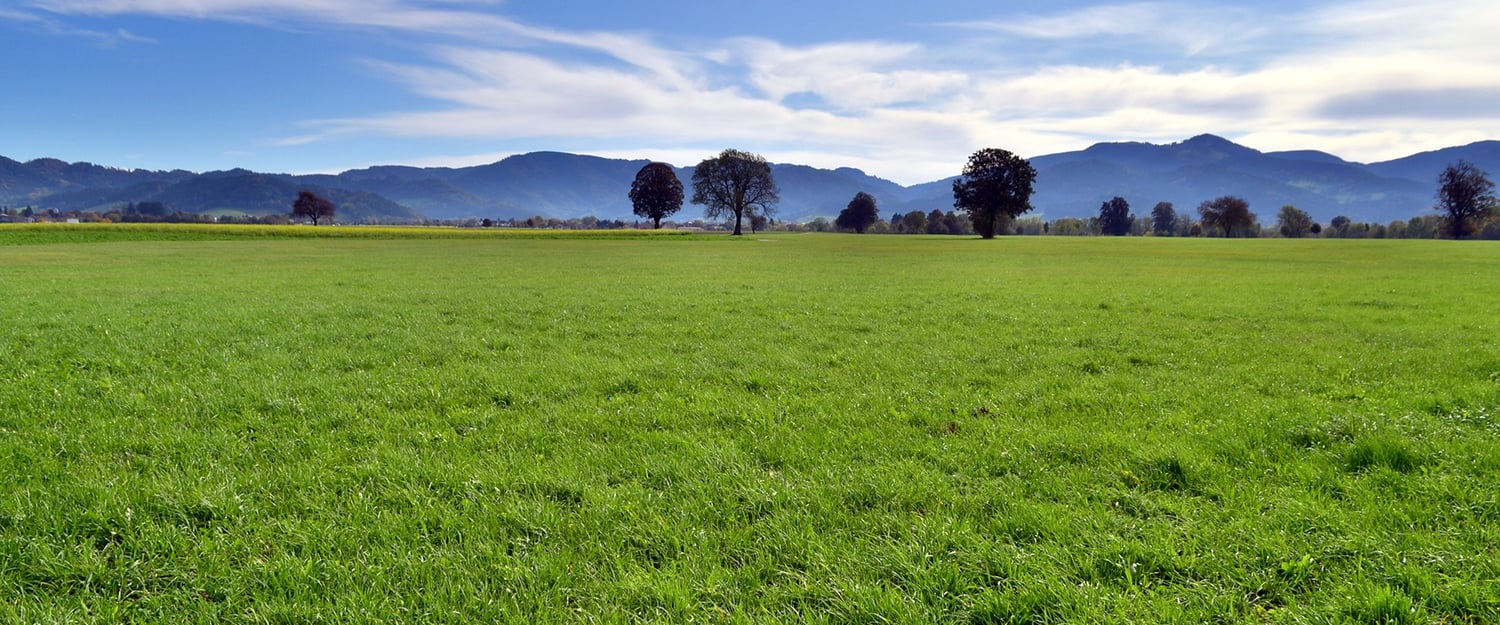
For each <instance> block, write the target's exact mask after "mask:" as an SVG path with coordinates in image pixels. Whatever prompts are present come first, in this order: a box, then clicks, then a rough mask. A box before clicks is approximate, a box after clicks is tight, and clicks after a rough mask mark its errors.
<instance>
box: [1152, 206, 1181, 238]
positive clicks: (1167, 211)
mask: <svg viewBox="0 0 1500 625" xmlns="http://www.w3.org/2000/svg"><path fill="white" fill-rule="evenodd" d="M1176 227H1177V209H1176V208H1174V207H1173V206H1172V203H1171V202H1157V203H1156V206H1153V207H1152V208H1151V233H1152V234H1154V235H1157V236H1163V237H1169V236H1172V231H1173V230H1175V229H1176Z"/></svg>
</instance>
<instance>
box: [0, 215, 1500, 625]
mask: <svg viewBox="0 0 1500 625" xmlns="http://www.w3.org/2000/svg"><path fill="white" fill-rule="evenodd" d="M235 228H240V227H239V226H236V227H235ZM305 230H312V229H311V228H306V229H305ZM317 230H319V231H324V230H329V231H332V230H333V229H331V228H330V229H324V228H318V229H317ZM356 230H360V231H364V229H356ZM132 232H134V231H132ZM238 232H239V231H238V230H236V233H238ZM509 234H510V233H506V235H509ZM0 236H4V235H3V234H0ZM483 236H484V237H485V238H478V239H466V238H456V239H446V238H433V237H430V236H426V235H423V236H421V237H420V238H411V239H402V240H368V239H361V238H345V239H328V240H296V239H286V238H281V237H277V238H269V239H264V240H257V239H244V238H240V237H237V238H238V239H239V240H226V241H217V240H208V241H192V240H186V241H183V240H175V241H114V242H109V241H104V242H94V243H90V244H87V245H78V244H66V243H63V244H59V243H52V244H41V243H42V242H41V241H34V242H35V243H38V244H36V245H26V246H12V247H4V248H0V267H3V270H0V290H3V293H4V294H5V296H4V298H3V299H0V318H3V319H5V320H7V323H6V324H4V325H3V326H0V348H3V350H0V475H4V476H5V477H6V480H7V487H6V489H5V490H4V491H3V492H0V621H6V622H9V621H14V622H100V623H113V622H122V621H124V622H129V621H135V622H202V623H217V622H246V623H259V622H283V623H316V622H339V623H343V622H517V623H522V622H526V623H530V622H663V623H667V622H670V623H680V622H692V621H697V622H704V621H707V622H787V621H803V622H849V623H862V622H881V621H892V622H909V623H929V622H953V623H1017V622H1019V623H1027V622H1057V623H1063V622H1068V623H1072V622H1151V623H1156V622H1192V623H1200V622H1245V623H1250V622H1255V623H1260V622H1285V623H1295V622H1335V623H1337V622H1352V623H1383V622H1397V623H1405V622H1411V623H1420V622H1448V623H1488V622H1496V620H1497V619H1500V612H1497V611H1500V600H1497V599H1496V598H1497V597H1500V564H1497V562H1500V554H1497V553H1496V549H1497V545H1500V488H1497V486H1500V483H1497V482H1500V478H1497V477H1496V476H1497V470H1500V441H1497V436H1500V425H1497V423H1496V421H1495V414H1496V411H1497V406H1500V356H1497V354H1500V349H1497V348H1500V316H1497V315H1496V311H1497V310H1500V306H1497V304H1500V288H1497V287H1500V247H1497V246H1493V245H1487V244H1484V243H1467V242H1446V241H1329V240H1311V241H1287V240H1254V241H1209V240H1150V239H1062V238H1024V239H1016V238H1010V239H1000V240H995V241H980V240H977V239H961V238H952V237H932V238H928V237H873V236H869V237H858V236H829V235H779V236H768V237H754V238H751V237H745V238H742V239H730V238H728V237H686V238H681V239H677V240H673V241H672V242H670V243H667V242H664V241H662V240H660V239H655V238H628V239H598V240H595V239H563V240H532V239H526V238H518V237H514V236H504V235H502V236H490V235H489V234H488V233H486V234H485V235H483Z"/></svg>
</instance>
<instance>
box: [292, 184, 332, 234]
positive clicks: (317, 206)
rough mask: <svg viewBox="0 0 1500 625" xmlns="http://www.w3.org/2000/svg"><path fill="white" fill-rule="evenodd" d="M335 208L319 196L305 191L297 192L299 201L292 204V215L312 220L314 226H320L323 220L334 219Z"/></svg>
mask: <svg viewBox="0 0 1500 625" xmlns="http://www.w3.org/2000/svg"><path fill="white" fill-rule="evenodd" d="M333 211H334V206H333V202H330V201H328V200H326V199H324V198H322V197H320V196H319V195H318V194H316V193H313V192H312V191H308V190H307V189H303V190H301V191H298V192H297V201H295V202H292V214H293V215H296V216H297V217H302V218H304V219H311V220H312V222H313V225H314V226H316V225H318V221H320V220H322V219H325V218H327V219H332V218H333Z"/></svg>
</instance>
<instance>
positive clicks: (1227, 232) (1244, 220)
mask: <svg viewBox="0 0 1500 625" xmlns="http://www.w3.org/2000/svg"><path fill="white" fill-rule="evenodd" d="M1198 216H1199V218H1200V221H1202V222H1203V229H1204V230H1207V231H1208V232H1209V233H1212V232H1213V231H1215V230H1218V231H1219V232H1221V233H1222V234H1223V235H1224V236H1226V237H1247V236H1248V237H1253V236H1256V235H1258V234H1259V233H1258V232H1255V213H1252V212H1250V203H1249V202H1246V201H1245V200H1244V199H1242V198H1238V197H1235V196H1233V195H1226V196H1223V197H1220V198H1217V199H1213V200H1209V201H1207V202H1204V203H1202V204H1200V205H1198Z"/></svg>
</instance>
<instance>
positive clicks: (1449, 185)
mask: <svg viewBox="0 0 1500 625" xmlns="http://www.w3.org/2000/svg"><path fill="white" fill-rule="evenodd" d="M1437 200H1438V204H1437V207H1436V209H1437V210H1439V211H1442V212H1443V213H1444V215H1445V217H1446V218H1447V224H1446V225H1447V227H1448V234H1449V235H1450V236H1452V237H1453V238H1455V239H1462V238H1464V237H1466V236H1469V234H1470V233H1472V232H1474V229H1475V226H1476V225H1477V224H1478V223H1479V222H1481V221H1483V220H1484V219H1485V218H1486V217H1489V216H1490V215H1493V214H1495V210H1496V201H1495V183H1493V182H1491V181H1490V178H1489V176H1486V175H1485V173H1484V171H1482V170H1480V169H1479V168H1478V167H1476V166H1474V164H1473V163H1470V162H1469V161H1465V160H1460V161H1458V162H1457V163H1454V164H1452V165H1449V166H1448V167H1447V168H1445V169H1443V173H1441V174H1438V192H1437Z"/></svg>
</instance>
